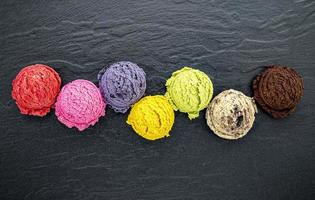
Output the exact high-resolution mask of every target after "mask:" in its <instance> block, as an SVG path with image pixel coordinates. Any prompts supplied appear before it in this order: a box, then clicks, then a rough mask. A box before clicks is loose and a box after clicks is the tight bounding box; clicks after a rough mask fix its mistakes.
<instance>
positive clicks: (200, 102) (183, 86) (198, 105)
mask: <svg viewBox="0 0 315 200" xmlns="http://www.w3.org/2000/svg"><path fill="white" fill-rule="evenodd" d="M166 89H167V91H166V94H165V96H166V97H167V98H168V100H169V102H170V103H171V105H172V106H173V108H174V110H179V111H180V112H184V113H188V117H189V119H194V118H196V117H198V116H199V111H201V110H203V109H204V108H206V107H207V105H208V104H209V102H210V100H211V98H212V95H213V85H212V82H211V80H210V78H209V77H208V76H207V75H206V74H205V73H204V72H202V71H199V70H197V69H192V68H190V67H184V68H182V69H180V70H177V71H175V72H174V73H173V74H172V76H171V78H169V79H168V80H167V82H166Z"/></svg>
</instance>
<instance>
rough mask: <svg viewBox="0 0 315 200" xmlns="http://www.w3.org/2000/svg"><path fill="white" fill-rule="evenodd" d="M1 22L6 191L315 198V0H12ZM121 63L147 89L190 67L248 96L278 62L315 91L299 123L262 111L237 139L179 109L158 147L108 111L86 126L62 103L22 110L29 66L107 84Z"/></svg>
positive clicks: (0, 180)
mask: <svg viewBox="0 0 315 200" xmlns="http://www.w3.org/2000/svg"><path fill="white" fill-rule="evenodd" d="M0 27H1V28H0V36H1V38H0V45H1V46H0V69H1V72H0V80H1V84H0V102H1V104H0V114H1V119H0V120H1V121H0V123H1V127H0V131H1V139H0V153H1V155H0V199H15V200H18V199H27V200H29V199H31V200H37V199H41V200H43V199H58V200H63V199H84V200H85V199H86V200H92V199H93V200H96V199H124V200H127V199H138V200H139V199H163V200H171V199H172V200H175V199H176V200H182V199H194V200H196V199H220V200H222V199H285V200H287V199H315V174H314V170H315V158H314V154H315V148H314V146H315V145H314V142H315V139H314V129H315V125H314V122H315V117H314V114H315V111H314V106H315V102H314V98H315V89H314V88H315V81H314V79H315V69H314V67H315V66H314V64H315V61H314V55H315V1H314V0H295V1H293V0H277V1H272V0H264V1H257V0H255V1H242V0H233V1H232V0H231V1H227V0H203V1H197V0H173V1H166V0H155V1H148V0H147V1H143V0H137V1H128V0H125V1H119V0H115V1H101V0H100V1H92V0H91V1H84V0H82V1H80V0H69V1H27V0H25V1H10V0H2V1H0ZM119 60H130V61H133V62H136V63H138V64H139V65H140V66H142V67H143V68H144V70H145V71H146V73H147V74H148V77H147V80H148V89H147V92H146V94H147V95H149V94H162V93H164V92H165V88H164V83H165V80H166V79H167V78H168V77H169V76H170V74H171V72H172V71H174V70H176V69H179V68H181V67H182V66H184V65H191V66H193V67H195V68H198V69H200V70H203V71H204V72H206V73H207V74H208V75H209V76H210V77H211V78H212V79H213V81H214V85H215V94H218V93H219V92H220V91H222V90H224V89H228V88H234V89H238V90H241V91H243V92H245V93H246V94H247V95H251V90H250V83H251V81H252V79H253V78H254V76H255V75H256V74H257V73H259V72H260V71H261V70H262V69H263V67H262V66H264V65H268V64H282V65H287V66H292V67H294V68H295V69H296V70H297V71H298V72H299V73H300V74H301V75H302V76H303V77H304V81H305V95H304V97H303V99H302V101H301V103H300V105H299V106H298V109H297V111H296V113H295V114H294V115H292V116H290V117H289V118H286V119H282V120H274V119H272V118H271V117H269V116H267V115H266V114H265V113H263V112H262V111H261V110H260V112H259V114H258V115H257V120H256V122H255V127H254V128H253V129H252V130H251V132H250V133H249V134H248V135H247V136H246V137H245V138H244V139H241V140H239V141H234V142H231V141H225V140H222V139H220V138H218V137H216V136H215V135H214V134H213V133H211V132H210V130H209V129H208V127H207V125H206V123H205V119H204V112H202V113H201V117H200V118H198V119H196V120H193V121H189V120H188V118H187V117H186V115H184V114H181V113H176V121H175V125H174V127H173V131H172V133H171V137H170V138H168V139H166V140H161V141H157V142H148V141H144V140H143V139H141V138H139V137H138V136H137V135H136V134H134V133H133V131H132V130H131V128H130V127H128V126H127V125H126V123H125V120H126V118H127V115H121V114H115V113H114V112H113V111H112V110H110V109H107V115H106V117H105V118H102V119H101V120H100V122H99V123H98V124H97V125H96V126H94V127H92V128H89V129H88V130H86V131H85V132H83V133H79V132H78V131H76V130H74V129H67V128H66V127H65V126H63V125H61V124H60V123H59V122H58V121H57V120H56V117H55V116H54V113H53V112H52V113H50V114H49V115H48V116H47V117H45V118H36V117H28V116H22V115H20V114H19V112H18V110H17V107H16V106H15V104H14V102H13V101H12V99H11V97H10V91H11V81H12V79H13V78H14V77H15V75H16V74H17V72H18V71H19V70H20V69H21V68H22V67H24V66H26V65H29V64H32V63H45V64H48V65H50V66H52V67H54V68H55V69H56V70H57V71H58V72H59V73H60V75H61V77H62V79H63V84H65V83H67V82H69V81H72V80H74V79H77V78H83V79H88V80H91V81H94V82H95V83H97V82H96V75H97V72H98V71H99V70H100V69H101V68H102V67H103V66H106V65H108V64H110V63H112V62H115V61H119Z"/></svg>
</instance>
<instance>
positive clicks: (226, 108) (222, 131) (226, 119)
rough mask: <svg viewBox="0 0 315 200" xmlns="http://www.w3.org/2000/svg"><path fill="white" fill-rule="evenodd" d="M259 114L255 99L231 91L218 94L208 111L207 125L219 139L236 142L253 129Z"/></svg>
mask: <svg viewBox="0 0 315 200" xmlns="http://www.w3.org/2000/svg"><path fill="white" fill-rule="evenodd" d="M256 112H257V108H256V104H255V101H254V100H253V98H251V97H248V96H246V95H244V94H243V93H242V92H239V91H236V90H233V89H230V90H225V91H223V92H221V93H220V94H218V95H217V96H216V97H215V98H214V99H213V100H212V102H211V103H210V104H209V106H208V108H207V111H206V119H207V124H208V126H209V127H210V129H211V130H212V131H213V132H214V133H215V134H216V135H218V136H219V137H221V138H224V139H228V140H235V139H239V138H241V137H243V136H244V135H246V134H247V133H248V131H249V130H250V129H251V128H252V126H253V124H254V120H255V113H256Z"/></svg>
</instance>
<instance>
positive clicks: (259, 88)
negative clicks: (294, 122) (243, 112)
mask: <svg viewBox="0 0 315 200" xmlns="http://www.w3.org/2000/svg"><path fill="white" fill-rule="evenodd" d="M303 88H304V86H303V79H302V77H301V76H300V75H299V74H298V73H297V72H296V71H295V70H294V69H292V68H289V67H281V66H269V67H267V69H266V70H265V71H263V72H262V73H261V74H259V75H258V76H257V77H256V78H255V80H254V81H253V90H254V98H255V101H256V102H257V103H258V104H259V105H260V106H261V108H262V109H263V110H265V111H266V112H267V113H269V114H270V115H271V116H273V117H274V118H283V117H286V116H288V115H289V114H290V113H292V112H293V111H294V110H295V108H296V106H297V104H298V103H299V101H300V100H301V98H302V95H303Z"/></svg>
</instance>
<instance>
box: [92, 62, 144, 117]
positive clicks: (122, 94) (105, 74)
mask: <svg viewBox="0 0 315 200" xmlns="http://www.w3.org/2000/svg"><path fill="white" fill-rule="evenodd" d="M98 80H99V87H100V90H101V93H102V96H103V98H104V100H105V102H106V103H107V104H108V105H109V106H110V107H111V108H113V109H114V111H116V112H120V113H125V112H126V111H127V110H128V109H129V108H130V106H131V105H132V104H134V103H135V102H137V101H138V100H139V99H140V98H141V97H142V96H143V95H144V92H145V89H146V74H145V72H144V71H143V69H142V68H140V67H139V66H138V65H137V64H135V63H132V62H128V61H121V62H117V63H114V64H112V65H110V66H109V67H108V68H104V69H102V70H101V71H100V72H99V74H98Z"/></svg>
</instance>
